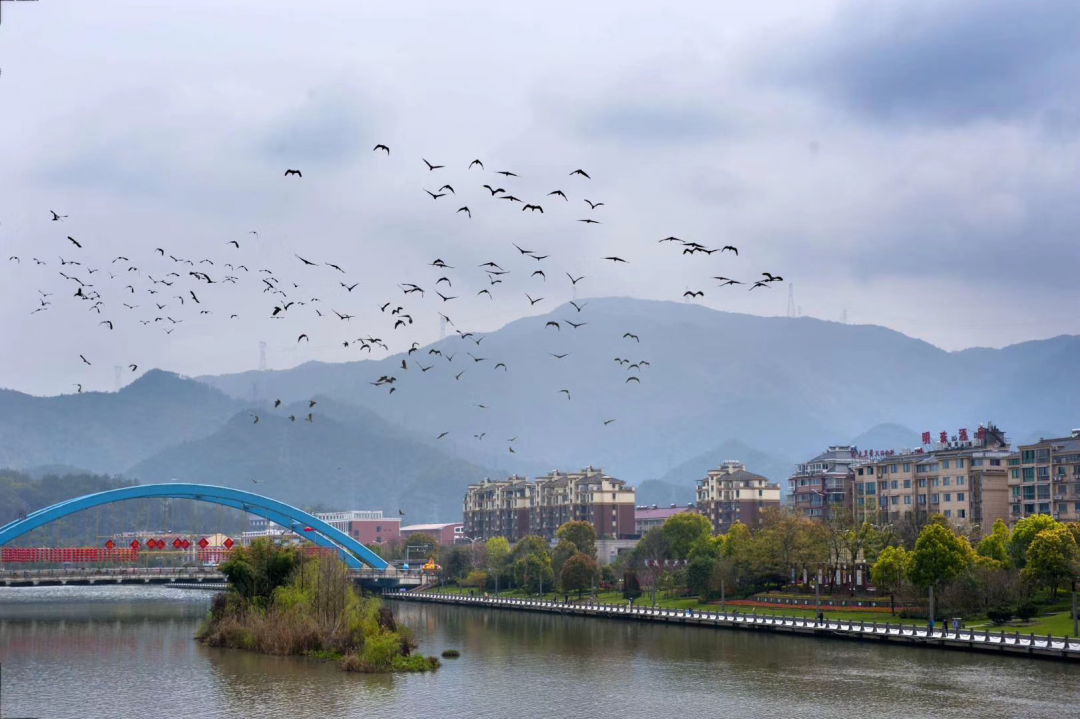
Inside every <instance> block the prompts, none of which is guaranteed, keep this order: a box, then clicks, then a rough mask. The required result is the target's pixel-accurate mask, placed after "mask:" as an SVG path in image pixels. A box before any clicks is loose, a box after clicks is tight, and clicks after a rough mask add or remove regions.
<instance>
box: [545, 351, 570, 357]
mask: <svg viewBox="0 0 1080 719" xmlns="http://www.w3.org/2000/svg"><path fill="white" fill-rule="evenodd" d="M549 354H551V356H552V357H554V358H555V359H562V358H563V357H569V356H570V353H569V352H564V353H563V354H561V355H557V354H555V353H554V352H551V353H549Z"/></svg>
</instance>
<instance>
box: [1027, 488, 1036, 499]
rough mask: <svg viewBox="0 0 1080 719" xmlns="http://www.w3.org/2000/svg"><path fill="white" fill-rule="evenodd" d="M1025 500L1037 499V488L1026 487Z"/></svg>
mask: <svg viewBox="0 0 1080 719" xmlns="http://www.w3.org/2000/svg"><path fill="white" fill-rule="evenodd" d="M1024 499H1035V487H1034V486H1031V487H1024Z"/></svg>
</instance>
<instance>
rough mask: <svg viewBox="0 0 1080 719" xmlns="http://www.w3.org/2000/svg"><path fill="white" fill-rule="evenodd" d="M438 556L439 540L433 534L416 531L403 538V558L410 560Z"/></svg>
mask: <svg viewBox="0 0 1080 719" xmlns="http://www.w3.org/2000/svg"><path fill="white" fill-rule="evenodd" d="M438 556H439V540H438V538H437V537H436V536H435V535H433V534H428V533H427V532H417V533H416V534H410V535H409V536H408V537H407V538H406V539H405V559H406V560H407V561H410V562H418V561H426V560H428V559H436V558H437V557H438Z"/></svg>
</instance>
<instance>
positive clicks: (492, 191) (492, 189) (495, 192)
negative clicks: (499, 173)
mask: <svg viewBox="0 0 1080 719" xmlns="http://www.w3.org/2000/svg"><path fill="white" fill-rule="evenodd" d="M484 187H485V188H487V191H488V192H490V193H491V196H492V197H494V196H495V195H497V194H499V193H500V192H506V190H504V189H503V188H501V187H500V188H498V189H496V188H494V187H492V186H491V185H484Z"/></svg>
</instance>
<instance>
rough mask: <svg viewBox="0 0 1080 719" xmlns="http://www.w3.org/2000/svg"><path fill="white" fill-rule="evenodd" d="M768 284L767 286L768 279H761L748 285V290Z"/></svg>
mask: <svg viewBox="0 0 1080 719" xmlns="http://www.w3.org/2000/svg"><path fill="white" fill-rule="evenodd" d="M768 286H769V281H768V280H762V281H760V282H755V283H754V284H753V286H751V287H750V290H751V291H753V290H756V289H757V288H758V287H768Z"/></svg>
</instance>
